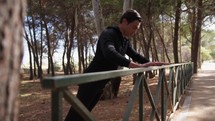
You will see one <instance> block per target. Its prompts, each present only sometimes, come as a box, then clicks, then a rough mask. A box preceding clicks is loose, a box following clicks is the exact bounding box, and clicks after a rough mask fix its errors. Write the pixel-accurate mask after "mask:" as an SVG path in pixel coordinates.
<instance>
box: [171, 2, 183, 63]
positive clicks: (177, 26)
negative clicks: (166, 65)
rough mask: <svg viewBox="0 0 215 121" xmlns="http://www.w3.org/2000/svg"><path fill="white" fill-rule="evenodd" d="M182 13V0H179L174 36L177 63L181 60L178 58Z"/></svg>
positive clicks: (174, 51)
mask: <svg viewBox="0 0 215 121" xmlns="http://www.w3.org/2000/svg"><path fill="white" fill-rule="evenodd" d="M180 14H181V0H178V3H177V6H176V11H175V28H174V37H173V55H174V60H175V63H178V62H179V59H178V31H179V23H180Z"/></svg>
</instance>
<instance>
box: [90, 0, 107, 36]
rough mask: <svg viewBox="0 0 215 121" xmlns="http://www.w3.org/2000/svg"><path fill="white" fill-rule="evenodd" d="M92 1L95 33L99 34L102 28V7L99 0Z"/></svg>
mask: <svg viewBox="0 0 215 121" xmlns="http://www.w3.org/2000/svg"><path fill="white" fill-rule="evenodd" d="M92 3H93V12H94V16H95V24H96V30H97V35H98V36H99V35H100V33H101V32H102V31H103V29H104V21H103V17H102V8H101V5H100V0H92Z"/></svg>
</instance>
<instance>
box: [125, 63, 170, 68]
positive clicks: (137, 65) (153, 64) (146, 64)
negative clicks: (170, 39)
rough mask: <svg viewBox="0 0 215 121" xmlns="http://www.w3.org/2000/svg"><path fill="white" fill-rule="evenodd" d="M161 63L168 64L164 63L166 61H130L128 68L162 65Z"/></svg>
mask: <svg viewBox="0 0 215 121" xmlns="http://www.w3.org/2000/svg"><path fill="white" fill-rule="evenodd" d="M162 65H169V63H166V62H148V63H144V64H138V63H135V62H131V63H130V64H129V68H141V67H148V66H162Z"/></svg>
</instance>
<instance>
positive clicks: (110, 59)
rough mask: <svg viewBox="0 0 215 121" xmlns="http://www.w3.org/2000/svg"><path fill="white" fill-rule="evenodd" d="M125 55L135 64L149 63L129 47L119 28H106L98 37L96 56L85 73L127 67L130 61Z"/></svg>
mask: <svg viewBox="0 0 215 121" xmlns="http://www.w3.org/2000/svg"><path fill="white" fill-rule="evenodd" d="M125 54H127V55H128V56H129V57H130V58H132V60H133V61H135V62H138V63H142V64H143V63H147V62H149V60H148V59H147V58H145V57H143V56H142V55H140V54H139V53H137V52H136V51H135V50H134V49H133V48H132V47H131V44H130V42H129V40H128V39H126V38H124V37H123V36H122V33H121V31H120V30H119V27H117V26H115V27H107V28H106V29H105V30H104V31H103V32H102V33H101V35H100V37H99V40H98V43H97V50H96V54H95V56H94V59H93V61H92V62H91V63H90V65H89V67H88V68H87V69H86V70H85V73H88V72H100V71H109V70H116V69H117V68H118V67H119V66H121V67H128V65H129V63H130V60H129V59H127V58H125Z"/></svg>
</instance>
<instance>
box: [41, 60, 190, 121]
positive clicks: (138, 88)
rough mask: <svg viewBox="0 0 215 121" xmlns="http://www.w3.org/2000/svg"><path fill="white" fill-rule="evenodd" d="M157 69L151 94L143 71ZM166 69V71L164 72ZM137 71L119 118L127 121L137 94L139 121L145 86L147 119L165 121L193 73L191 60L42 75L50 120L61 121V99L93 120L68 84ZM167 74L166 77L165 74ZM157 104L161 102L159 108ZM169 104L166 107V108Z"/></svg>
mask: <svg viewBox="0 0 215 121" xmlns="http://www.w3.org/2000/svg"><path fill="white" fill-rule="evenodd" d="M154 70H158V72H159V76H158V83H157V86H156V92H155V94H154V95H153V96H152V93H151V90H150V88H149V85H148V81H147V78H146V76H145V75H146V74H145V73H146V72H148V71H154ZM167 72H168V73H167ZM132 74H137V77H136V78H134V82H135V83H134V86H133V89H132V92H131V96H130V97H129V102H128V105H127V107H126V109H125V113H124V115H123V121H128V120H129V116H130V114H131V111H132V107H133V105H134V102H135V97H137V96H138V97H139V121H143V120H144V109H143V107H144V106H143V105H144V97H143V89H145V91H146V94H147V96H148V99H149V101H150V105H151V109H152V110H151V114H150V121H154V118H155V119H156V120H157V121H166V120H167V111H168V110H170V111H171V113H172V114H173V113H174V112H175V110H176V108H177V106H178V103H179V101H180V97H181V95H182V94H183V92H184V89H185V87H186V86H187V85H188V83H189V80H190V78H191V77H192V74H193V64H192V63H180V64H171V65H165V66H156V67H155V66H154V67H148V68H135V69H124V70H115V71H106V72H97V73H86V74H76V75H68V76H56V77H46V78H44V79H42V80H41V85H42V87H43V88H46V89H51V91H52V94H51V100H52V105H51V107H52V113H51V115H52V121H62V120H63V117H62V99H63V97H64V98H65V100H67V101H68V102H69V103H70V104H71V105H72V106H73V108H74V109H75V110H77V112H78V113H79V114H80V115H81V116H82V117H83V118H84V119H85V120H86V121H96V119H95V118H94V117H93V116H92V115H91V113H90V112H89V111H88V110H87V109H86V107H85V106H84V105H83V104H82V103H81V102H80V101H79V99H77V98H76V97H75V95H73V94H72V93H71V92H70V91H69V89H68V87H69V86H72V85H78V84H83V83H87V82H94V81H99V80H103V79H111V78H115V77H122V76H128V75H132ZM166 75H168V76H166ZM158 105H161V107H159V106H158ZM169 107H170V108H169Z"/></svg>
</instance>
